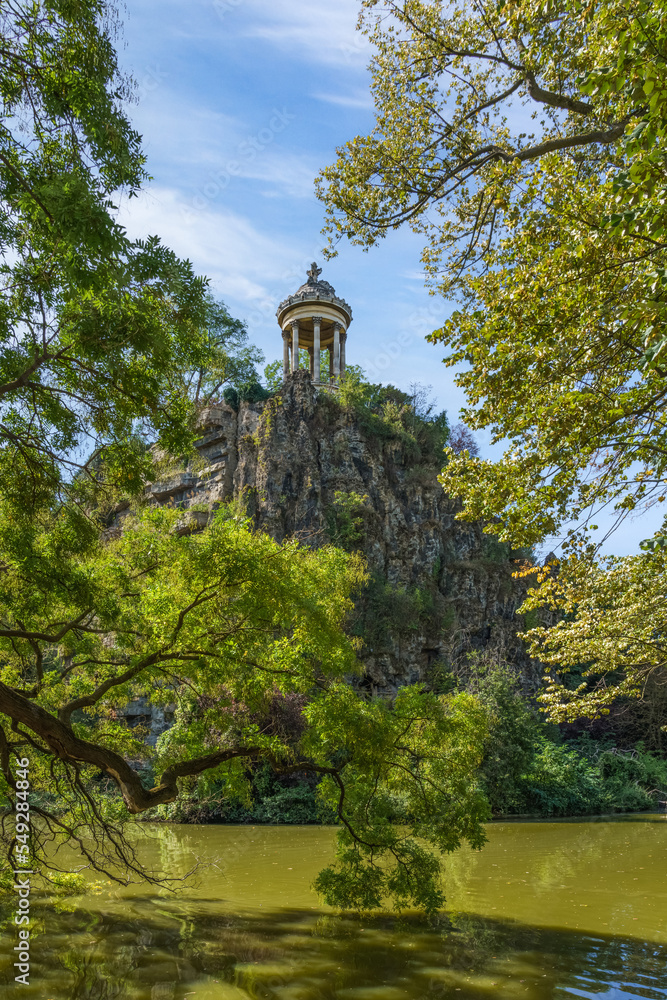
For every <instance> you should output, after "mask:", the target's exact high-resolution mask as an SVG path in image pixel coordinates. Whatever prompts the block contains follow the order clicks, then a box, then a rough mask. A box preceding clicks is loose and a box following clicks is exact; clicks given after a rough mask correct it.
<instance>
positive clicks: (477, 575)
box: [148, 371, 530, 694]
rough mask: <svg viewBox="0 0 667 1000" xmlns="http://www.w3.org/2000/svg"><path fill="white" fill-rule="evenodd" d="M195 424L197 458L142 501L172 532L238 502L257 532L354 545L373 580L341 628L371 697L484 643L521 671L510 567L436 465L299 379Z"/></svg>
mask: <svg viewBox="0 0 667 1000" xmlns="http://www.w3.org/2000/svg"><path fill="white" fill-rule="evenodd" d="M200 429H201V437H200V439H199V441H198V445H197V448H198V453H199V458H198V461H197V462H194V463H191V464H190V466H189V467H188V468H186V469H183V468H181V469H180V470H179V469H175V470H173V471H172V472H171V473H170V474H169V475H165V477H164V478H163V479H162V480H161V481H160V482H156V483H153V484H152V485H151V486H150V487H149V488H148V493H149V494H150V495H151V496H152V497H153V498H154V499H156V500H157V501H159V502H169V503H174V504H176V505H178V506H180V507H182V508H183V511H184V514H183V530H184V531H189V530H193V529H196V528H197V527H198V526H200V525H202V524H203V523H204V522H205V520H206V513H205V512H202V510H201V504H202V502H205V503H206V504H207V505H209V506H210V505H215V504H216V503H219V502H221V501H223V500H228V499H230V498H232V497H236V498H241V497H243V498H244V500H245V502H246V504H247V508H248V510H249V512H250V514H251V515H252V517H253V518H254V521H255V524H256V526H257V528H259V529H260V530H262V531H267V532H269V533H270V534H271V535H272V536H273V537H274V538H276V539H277V540H282V539H284V538H287V537H290V536H293V535H297V536H299V537H300V538H302V539H303V540H304V541H305V542H307V543H308V544H312V545H320V544H325V543H326V542H328V541H330V540H333V541H336V542H337V543H338V544H344V545H347V546H348V547H354V548H360V549H361V550H362V551H363V552H364V554H365V556H366V558H367V560H368V564H369V568H370V570H371V571H372V574H373V578H372V582H371V585H370V587H369V588H368V591H367V592H366V593H365V595H363V597H362V599H361V600H360V601H359V604H358V608H357V613H356V615H355V619H354V621H353V623H352V628H353V630H354V631H355V632H356V633H357V634H358V635H361V636H362V637H363V640H364V649H363V653H362V657H363V661H364V666H365V678H364V682H363V683H364V684H365V685H366V686H367V687H368V688H369V689H371V690H372V691H373V692H376V693H381V694H382V693H387V694H388V693H391V692H392V691H394V690H395V689H396V687H397V686H399V685H400V684H402V683H409V682H414V681H416V680H426V681H430V682H431V683H434V684H436V683H437V682H438V678H439V677H442V676H444V675H445V674H446V670H447V667H448V665H449V664H450V663H452V662H457V661H458V662H461V661H464V660H465V657H466V654H467V653H468V652H470V651H472V650H480V651H483V650H485V649H489V648H490V647H494V648H498V649H502V651H503V653H504V655H505V656H506V657H507V658H508V659H510V660H513V661H514V662H516V663H517V664H519V665H520V666H521V667H522V669H523V671H524V674H526V673H528V674H530V663H529V661H528V660H527V658H526V655H525V653H524V651H523V647H522V644H521V642H520V640H519V639H518V638H517V635H516V633H517V630H520V629H521V628H522V627H523V624H524V623H523V621H522V619H520V618H519V617H518V616H517V615H516V609H517V607H518V606H519V604H520V603H521V600H522V595H523V590H522V588H521V586H520V585H519V584H517V582H516V581H514V580H513V579H512V571H513V570H514V569H515V568H516V563H515V562H513V561H512V560H511V559H510V558H509V553H508V551H507V549H506V548H505V547H504V546H502V545H500V544H499V543H498V542H497V541H496V540H495V539H493V538H492V537H490V536H488V535H484V534H483V532H482V526H481V525H480V524H467V523H464V522H460V521H457V520H455V514H456V511H457V505H456V503H455V502H454V501H453V500H452V499H451V498H449V497H448V496H446V495H445V493H444V492H443V490H442V487H441V486H440V485H439V483H438V481H437V478H436V477H437V472H438V465H437V464H435V463H433V462H431V463H429V462H425V461H424V460H422V459H420V458H419V457H415V454H414V451H413V450H411V449H410V448H408V447H406V443H405V440H404V439H401V437H400V436H397V437H394V438H392V437H391V436H388V437H387V436H385V437H378V436H377V435H375V434H374V433H373V432H372V429H369V428H368V427H367V426H364V424H363V421H360V420H359V419H358V417H357V416H356V415H355V413H354V412H353V411H350V410H346V409H345V408H344V407H342V406H341V405H340V404H339V403H338V402H337V400H336V398H335V397H334V396H333V395H331V394H329V393H322V392H321V393H319V394H318V393H317V392H316V390H315V389H314V388H313V386H312V384H311V382H310V378H309V375H308V373H307V372H305V371H300V372H296V373H295V374H293V375H291V376H290V378H289V379H288V381H287V382H286V384H285V385H284V386H283V389H282V390H281V392H280V393H278V394H277V395H275V396H273V397H271V398H270V399H268V400H264V401H262V402H258V403H241V404H240V406H239V410H238V412H236V411H235V410H234V409H232V408H231V407H229V406H227V405H225V404H220V405H216V406H212V407H209V408H208V409H206V410H205V411H203V412H202V414H201V418H200ZM197 507H199V508H200V509H199V510H197V509H196V508H197ZM193 508H195V509H193Z"/></svg>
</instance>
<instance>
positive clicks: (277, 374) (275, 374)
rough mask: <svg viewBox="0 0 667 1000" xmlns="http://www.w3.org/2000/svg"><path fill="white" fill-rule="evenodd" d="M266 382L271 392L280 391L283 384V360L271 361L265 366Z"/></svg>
mask: <svg viewBox="0 0 667 1000" xmlns="http://www.w3.org/2000/svg"><path fill="white" fill-rule="evenodd" d="M264 382H265V384H266V388H267V389H268V390H269V391H270V392H278V390H279V389H281V388H282V384H283V363H282V361H271V363H270V364H268V365H266V366H265V368H264Z"/></svg>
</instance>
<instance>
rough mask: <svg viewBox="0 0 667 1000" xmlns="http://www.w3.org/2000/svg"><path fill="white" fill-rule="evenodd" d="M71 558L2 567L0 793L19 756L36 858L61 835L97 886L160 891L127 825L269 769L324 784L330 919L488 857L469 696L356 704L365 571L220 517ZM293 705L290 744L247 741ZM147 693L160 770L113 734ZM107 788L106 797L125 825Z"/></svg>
mask: <svg viewBox="0 0 667 1000" xmlns="http://www.w3.org/2000/svg"><path fill="white" fill-rule="evenodd" d="M57 531H58V525H57V524H54V525H53V526H52V527H51V529H50V531H49V532H48V533H47V534H46V536H45V537H44V546H45V547H46V548H47V549H49V548H51V549H52V548H53V546H54V537H56V536H57ZM67 555H69V557H70V559H71V561H72V563H73V565H72V566H70V567H68V568H67V570H66V572H65V573H64V574H63V573H62V567H61V566H60V565H58V563H57V562H56V560H55V559H54V558H53V553H52V552H48V553H47V555H46V557H45V558H44V560H43V561H42V563H41V564H39V565H33V566H32V567H31V571H27V570H26V567H25V565H24V563H23V562H22V561H21V560H16V562H15V563H14V564H12V565H6V566H5V569H4V573H3V575H2V578H1V581H0V585H1V588H2V591H1V595H0V597H1V600H2V607H3V619H2V623H1V625H2V627H1V628H0V661H1V662H2V669H1V671H0V723H2V725H1V726H0V761H1V765H2V776H1V777H0V790H1V791H2V793H3V794H4V795H5V796H7V797H8V798H9V799H13V798H14V797H15V795H16V791H15V781H14V776H13V772H14V770H15V762H16V761H19V760H21V759H23V758H24V757H29V759H30V780H31V783H32V787H33V789H34V790H35V791H39V792H42V798H41V801H39V802H38V803H34V802H33V804H32V805H31V812H32V813H33V814H36V815H37V816H39V817H40V818H41V820H42V822H41V824H40V825H39V826H37V825H35V827H34V828H33V844H32V854H33V857H36V858H37V859H39V861H41V863H42V864H43V865H45V866H46V867H56V868H57V861H55V862H54V861H53V858H52V857H51V858H48V857H47V856H46V854H45V850H46V843H47V842H48V841H49V840H50V839H52V838H53V837H54V836H55V837H56V838H57V837H66V838H67V839H68V840H69V841H70V842H72V843H75V844H76V845H77V846H78V848H79V850H80V852H81V853H82V854H83V856H84V858H85V859H86V860H87V862H88V863H89V864H90V865H91V866H92V867H93V868H95V869H97V870H99V871H103V872H104V873H105V874H106V875H107V876H109V877H111V878H115V879H117V880H121V881H126V880H127V879H128V878H131V877H132V876H137V875H138V876H141V877H144V878H149V879H152V880H154V881H155V880H156V877H155V876H154V875H151V874H150V873H147V872H145V871H144V869H143V867H142V865H141V863H140V861H139V860H138V858H137V857H136V855H135V853H134V851H133V849H132V848H131V846H130V845H129V843H128V841H127V840H126V839H125V838H124V837H123V835H122V815H123V813H125V811H127V812H129V813H130V814H138V813H142V812H145V811H146V810H148V809H150V808H152V807H154V806H158V805H160V804H163V803H168V802H173V801H174V800H175V799H176V798H177V796H178V794H179V781H181V780H182V779H186V778H198V777H199V776H201V778H202V781H203V782H204V783H206V782H210V781H211V780H214V779H215V780H216V781H217V782H222V783H223V784H224V786H225V787H226V790H227V793H228V794H229V795H232V796H236V797H242V796H247V794H248V789H249V776H248V773H247V765H248V764H249V763H250V762H262V761H264V762H267V763H268V764H269V765H270V766H271V768H272V769H273V770H274V771H275V772H276V773H278V774H289V773H294V772H297V771H299V772H303V771H311V772H315V773H316V774H318V775H321V776H322V777H323V778H324V779H325V781H324V783H323V785H322V788H321V794H322V796H323V798H324V800H325V801H326V802H327V803H328V804H329V806H330V807H331V808H332V809H333V810H334V813H335V815H336V816H337V818H338V820H339V821H340V823H341V824H342V829H341V836H340V840H341V854H340V860H339V864H338V865H337V866H333V867H330V868H329V869H328V870H327V872H326V873H324V874H322V875H321V876H320V880H319V883H318V884H319V886H320V889H321V891H322V892H323V893H324V894H325V896H326V898H327V899H328V900H329V901H330V902H334V903H337V904H339V905H363V906H379V905H380V903H381V900H382V899H383V898H385V897H387V896H390V897H393V898H394V900H395V901H396V902H397V903H398V904H405V903H407V902H411V903H413V904H416V905H419V906H423V907H425V908H426V909H427V910H428V911H429V912H431V911H433V910H435V909H437V908H438V906H440V905H441V903H442V900H443V898H444V897H443V895H442V889H441V886H440V876H441V862H440V859H439V856H438V854H437V853H435V854H434V853H433V851H432V850H429V849H428V846H429V845H430V846H431V848H436V849H437V851H440V850H453V849H454V848H455V847H457V846H459V845H460V843H461V842H462V841H463V840H468V841H469V842H470V843H471V844H472V845H473V846H480V845H481V844H482V842H483V840H484V835H483V831H482V827H481V821H482V820H483V819H484V818H486V811H487V805H486V800H485V798H484V796H483V794H482V793H481V792H480V790H479V788H478V783H477V768H478V766H479V762H480V759H481V754H482V747H483V743H484V738H485V733H486V719H485V715H484V711H483V710H482V709H481V707H480V706H479V705H478V704H477V703H476V702H475V700H474V699H472V698H470V697H469V696H465V695H462V696H458V697H457V698H449V697H444V696H443V697H441V698H437V697H435V696H431V695H428V694H426V693H425V692H424V691H423V690H422V689H421V687H420V686H419V685H415V686H412V687H410V688H406V689H404V690H402V691H401V692H400V695H399V696H398V697H397V698H396V700H395V702H394V704H393V705H391V706H389V705H387V704H385V703H384V702H382V701H368V700H367V699H365V698H364V697H363V695H362V694H360V693H358V692H356V691H355V690H354V689H353V688H352V687H351V686H350V684H349V678H350V677H351V676H352V675H354V674H355V673H357V672H358V661H357V660H356V655H355V648H354V644H353V641H352V640H350V639H349V638H348V637H347V636H346V634H345V631H344V624H345V618H346V615H347V614H348V613H349V612H350V611H351V610H352V608H353V603H352V601H351V599H350V593H351V592H352V591H353V590H354V589H356V588H358V587H359V586H361V585H362V584H363V583H364V582H365V579H366V573H365V570H364V566H363V562H362V560H361V557H360V556H358V555H348V554H346V553H344V552H343V551H341V550H340V549H336V548H333V547H325V548H321V549H318V550H311V549H308V548H306V547H303V546H300V545H299V544H298V543H297V542H296V541H291V542H287V543H285V544H283V545H279V544H278V543H276V542H274V541H273V540H272V539H271V538H270V537H269V536H268V535H265V534H261V533H255V532H254V531H253V530H252V528H251V526H250V524H249V522H248V521H247V520H245V519H244V518H243V516H242V515H241V513H240V510H239V508H238V506H236V505H233V504H232V505H229V506H227V507H222V508H220V509H219V510H218V511H217V513H216V514H215V517H214V519H213V521H212V523H211V524H210V525H209V527H208V528H207V529H206V530H205V531H201V532H195V533H191V532H190V531H189V530H188V525H187V523H184V516H183V514H182V512H180V511H178V510H174V509H171V508H146V509H144V510H142V511H137V513H136V514H135V515H134V516H130V517H128V519H126V521H125V522H124V529H123V531H122V532H121V533H120V534H119V537H118V538H116V539H114V540H110V541H107V542H106V543H104V544H102V543H101V544H100V546H99V547H98V549H97V550H96V551H95V552H91V551H90V550H89V551H87V552H86V553H84V554H83V555H81V556H79V557H78V558H77V557H76V556H74V555H71V554H70V553H69V552H68V553H67ZM63 579H64V580H65V585H63V583H62V580H63ZM72 581H76V583H77V587H76V589H75V588H73V586H72ZM293 694H298V695H304V696H307V697H306V699H305V701H306V704H305V707H304V709H303V713H302V714H303V716H304V718H305V723H306V724H305V725H304V728H303V731H302V733H297V736H296V737H294V736H290V732H282V731H280V730H279V729H275V728H270V729H267V728H263V727H262V726H260V724H259V722H258V719H261V718H262V717H263V716H265V715H266V711H267V709H268V707H269V706H270V705H271V704H272V702H273V701H274V699H275V698H276V696H289V695H293ZM141 695H146V696H150V698H151V700H152V701H153V702H154V703H156V704H160V703H165V704H166V703H168V702H173V701H176V703H177V710H176V715H175V723H174V725H173V726H172V727H171V728H170V729H169V730H168V731H167V732H166V733H165V734H164V735H163V736H162V737H161V738H160V740H159V742H158V746H157V749H156V751H155V752H151V751H150V750H149V748H147V747H146V746H145V745H143V744H142V742H141V741H140V740H137V738H136V736H135V735H134V734H133V733H132V731H131V730H127V729H125V728H123V726H122V725H121V723H120V722H119V720H118V718H117V710H118V708H119V707H120V706H122V705H123V704H124V703H127V701H128V700H131V699H132V698H135V697H138V696H141ZM137 758H139V759H140V760H141V759H142V758H143V764H144V770H142V768H141V767H140V766H138V765H137V763H136V761H137ZM146 763H148V764H149V765H150V768H151V771H152V773H154V774H156V775H158V777H156V779H155V780H154V781H152V780H150V778H149V777H147V774H146V772H145V765H146ZM103 777H105V778H107V779H110V780H111V782H112V783H113V784H114V785H115V786H117V788H118V789H119V790H120V793H121V795H122V800H123V803H124V807H125V809H124V810H121V811H120V813H119V809H118V808H117V807H116V806H117V805H119V803H115V801H114V800H113V798H111V799H110V798H109V795H108V793H106V794H105V792H104V789H103V788H102V787H101V784H100V779H101V778H103ZM45 790H51V791H52V793H55V794H52V795H51V796H49V795H48V794H47V795H46V796H44V791H45ZM10 815H11V811H7V812H5V814H4V815H3V817H2V831H3V839H4V841H5V844H6V845H7V847H8V848H9V850H10V856H11V857H12V864H13V865H16V863H17V862H16V857H17V853H16V852H18V857H19V858H20V856H21V854H22V853H25V852H23V851H22V848H21V847H20V844H19V845H17V843H16V836H15V833H14V828H13V827H14V824H13V819H12V820H11V821H10V822H8V819H9V817H10ZM425 845H426V846H425Z"/></svg>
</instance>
